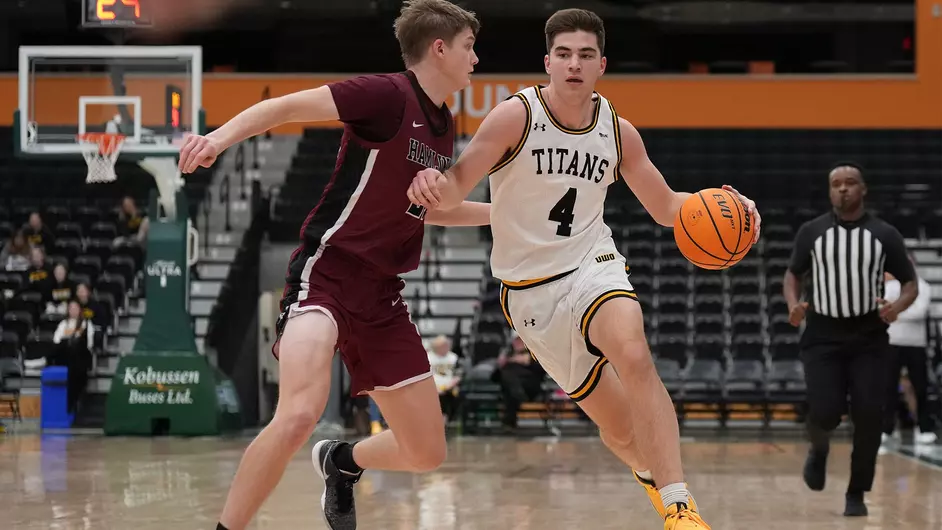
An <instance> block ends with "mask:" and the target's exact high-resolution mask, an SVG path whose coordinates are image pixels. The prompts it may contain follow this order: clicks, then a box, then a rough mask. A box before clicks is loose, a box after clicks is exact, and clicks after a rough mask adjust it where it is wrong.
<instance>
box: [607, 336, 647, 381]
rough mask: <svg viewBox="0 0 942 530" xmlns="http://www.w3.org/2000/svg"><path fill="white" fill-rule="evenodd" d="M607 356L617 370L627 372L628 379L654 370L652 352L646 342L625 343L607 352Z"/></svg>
mask: <svg viewBox="0 0 942 530" xmlns="http://www.w3.org/2000/svg"><path fill="white" fill-rule="evenodd" d="M605 356H606V357H608V359H609V360H610V361H612V363H614V364H615V367H616V368H620V369H625V370H627V371H628V372H627V373H626V376H628V377H631V376H638V375H641V374H645V373H647V372H650V371H651V370H652V369H653V368H654V361H653V360H652V359H651V351H650V350H649V349H648V346H647V343H645V342H644V341H629V342H624V343H622V344H619V345H618V347H616V348H611V349H610V350H609V351H606V352H605Z"/></svg>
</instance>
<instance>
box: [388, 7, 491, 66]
mask: <svg viewBox="0 0 942 530" xmlns="http://www.w3.org/2000/svg"><path fill="white" fill-rule="evenodd" d="M466 29H470V30H471V32H472V33H473V34H474V35H477V34H478V31H479V30H480V29H481V23H480V22H478V19H477V17H476V16H475V14H474V13H473V12H471V11H466V10H464V9H462V8H460V7H458V6H457V5H455V4H452V3H451V2H448V1H447V0H408V1H406V2H403V4H402V10H401V11H400V13H399V18H397V19H396V21H395V22H394V23H393V30H394V31H395V33H396V40H398V41H399V49H400V50H402V60H403V62H405V63H406V67H410V66H412V65H414V64H415V63H417V62H419V61H421V60H422V59H423V58H424V57H425V51H426V50H427V49H428V47H429V45H430V44H432V43H433V42H435V41H436V40H438V39H442V40H443V41H445V42H448V43H451V41H452V40H453V39H454V38H455V37H456V36H457V35H458V34H459V33H461V32H462V31H464V30H466Z"/></svg>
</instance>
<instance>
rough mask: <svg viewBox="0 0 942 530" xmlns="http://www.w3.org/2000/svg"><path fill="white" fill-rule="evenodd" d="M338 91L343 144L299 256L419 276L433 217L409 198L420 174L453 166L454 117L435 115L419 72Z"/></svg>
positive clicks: (357, 82) (360, 81)
mask: <svg viewBox="0 0 942 530" xmlns="http://www.w3.org/2000/svg"><path fill="white" fill-rule="evenodd" d="M331 91H332V93H333V95H334V99H335V101H336V103H337V109H338V111H339V115H340V119H341V121H343V122H344V124H345V125H344V132H343V138H342V140H341V144H340V152H339V154H338V155H337V164H336V166H335V168H334V172H333V175H332V177H331V180H330V183H329V184H328V185H327V186H326V188H325V189H324V193H323V195H322V196H321V200H320V203H319V204H318V205H317V206H316V207H315V208H314V209H313V210H312V211H311V213H310V214H309V215H308V217H307V219H306V220H305V222H304V225H303V226H302V228H301V241H302V246H301V248H300V249H299V251H300V252H301V253H302V254H309V255H312V256H313V255H315V254H320V256H319V258H320V257H326V256H328V255H329V254H331V253H343V254H345V256H343V257H344V258H349V259H352V260H355V261H359V262H362V263H363V264H364V265H366V268H367V269H370V270H371V271H372V272H375V273H376V274H377V275H381V276H396V275H398V274H401V273H404V272H408V271H411V270H415V269H416V268H417V267H418V265H419V259H420V257H421V251H422V236H423V232H424V230H423V227H424V220H423V219H424V217H425V211H424V210H423V209H422V208H419V207H417V206H413V205H411V204H410V202H409V199H408V198H407V197H406V190H408V188H409V185H410V184H411V183H412V179H413V178H415V174H416V173H417V172H418V171H420V170H422V169H425V168H429V167H431V168H436V169H439V170H444V169H445V168H447V167H448V166H449V165H450V164H451V156H452V151H453V148H454V128H453V125H452V117H451V113H450V112H449V111H448V108H447V107H446V106H444V105H443V106H442V107H441V108H435V107H434V105H433V104H432V102H431V101H430V100H429V99H428V96H427V95H426V94H425V92H424V91H423V90H422V88H421V87H420V86H419V84H418V82H417V81H416V79H415V76H414V75H413V74H412V72H406V73H398V74H389V75H377V76H364V77H360V78H356V79H354V80H351V81H347V82H343V83H337V84H334V85H331ZM383 136H385V137H383Z"/></svg>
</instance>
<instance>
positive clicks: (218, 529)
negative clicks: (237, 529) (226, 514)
mask: <svg viewBox="0 0 942 530" xmlns="http://www.w3.org/2000/svg"><path fill="white" fill-rule="evenodd" d="M216 530H229V529H228V528H226V527H225V526H223V525H222V523H217V524H216Z"/></svg>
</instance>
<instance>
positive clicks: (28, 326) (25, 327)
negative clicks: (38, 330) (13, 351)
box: [0, 310, 33, 343]
mask: <svg viewBox="0 0 942 530" xmlns="http://www.w3.org/2000/svg"><path fill="white" fill-rule="evenodd" d="M0 326H2V328H3V330H4V331H12V332H13V333H16V336H17V338H19V340H20V343H23V342H24V341H25V340H26V338H27V337H28V336H29V334H30V333H31V332H32V330H33V316H32V315H30V314H29V312H27V311H16V310H14V311H7V312H6V313H4V314H3V321H2V323H0Z"/></svg>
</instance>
